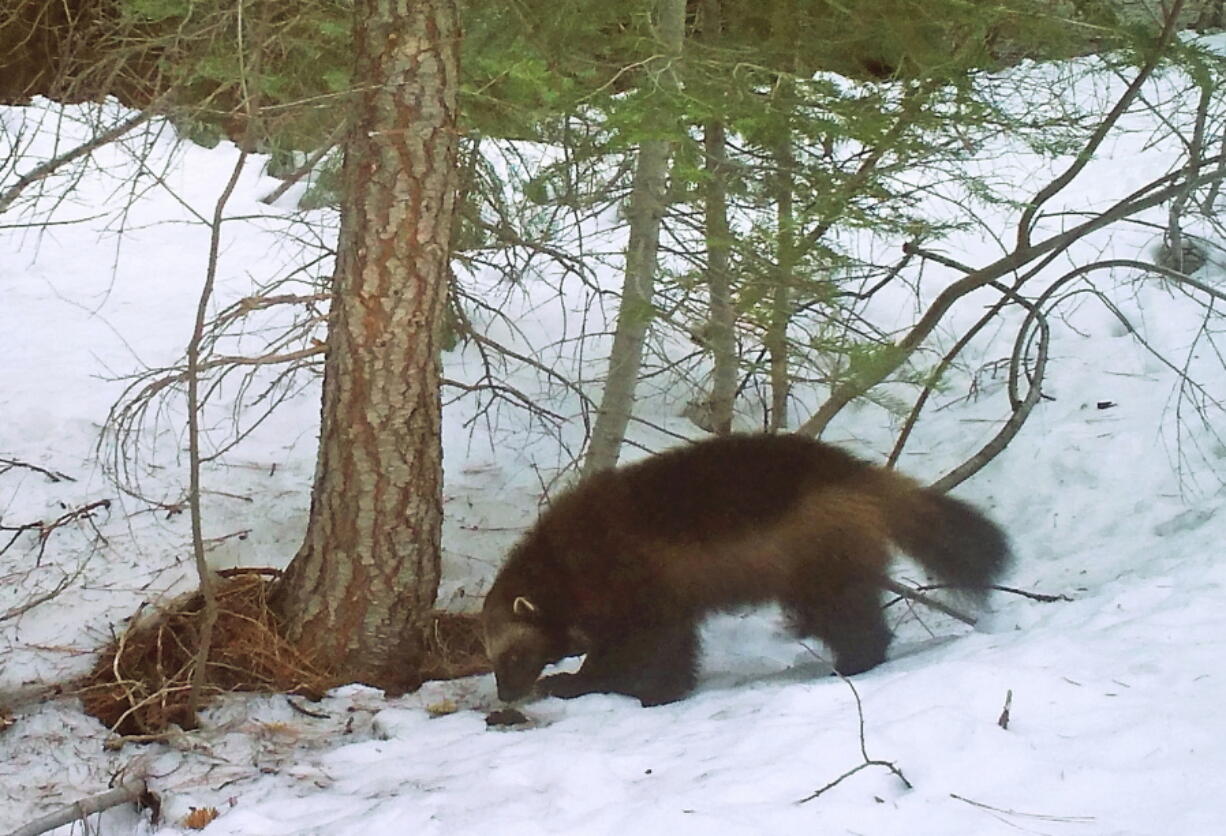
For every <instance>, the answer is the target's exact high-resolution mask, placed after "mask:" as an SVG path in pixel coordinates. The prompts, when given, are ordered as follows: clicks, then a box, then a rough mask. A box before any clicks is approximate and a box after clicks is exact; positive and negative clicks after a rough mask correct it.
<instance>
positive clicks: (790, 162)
mask: <svg viewBox="0 0 1226 836" xmlns="http://www.w3.org/2000/svg"><path fill="white" fill-rule="evenodd" d="M791 142H792V140H791V136H790V132H789V136H788V137H787V138H786V139H784V141H783V142H782V143H781V144H780V146H779V149H778V151H777V152H776V154H775V162H776V165H778V166H779V174H778V181H777V190H778V191H777V194H776V196H775V201H776V212H777V215H776V220H777V222H778V230H777V236H778V237H777V240H776V245H775V258H776V262H777V266H778V269H777V271H776V276H775V286H774V287H773V288H772V289H771V314H770V316H771V318H770V324H769V326H768V327H767V329H766V339H765V344H766V349H767V351H768V352H769V353H770V382H771V409H770V422H769V425H768V426H769V427H770V431H771V432H778V431H779V430H783V429H786V428H787V425H788V400H789V398H790V396H791V393H792V375H791V371H790V369H789V364H788V360H789V351H788V326H789V325H790V324H791V322H792V281H793V275H792V274H793V273H794V272H795V269H796V218H795V215H794V212H793V209H792V196H793V192H794V189H795V187H794V176H793V169H794V168H795V159H794V158H793V155H792V145H791Z"/></svg>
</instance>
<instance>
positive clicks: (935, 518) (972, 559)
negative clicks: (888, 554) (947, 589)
mask: <svg viewBox="0 0 1226 836" xmlns="http://www.w3.org/2000/svg"><path fill="white" fill-rule="evenodd" d="M909 493H910V495H909V496H907V497H906V500H905V502H904V503H903V507H902V508H900V509H899V511H900V513H898V514H894V515H891V522H892V523H893V524H892V526H891V528H892V531H891V534H892V536H893V538H894V540H895V542H897V543H898V545H899V546H901V547H902V549H903V550H904V551H905V552H906V553H907V554H909V555H910V556H911V557H913V558H915V559H916V560H918V561H919V562H920V563H921V564H922V565H923V566H924V568H926V569H928V570H929V571H931V572H933V573H934V574H936V575H937V576H938V577H939V578H940V579H941V580H942V581H943V582H945V583H947V584H949V585H950V586H953V587H956V588H957V589H959V590H960V591H963V592H965V593H967V594H968V595H970V596H971V597H973V598H975V599H976V600H982V599H983V597H984V596H985V595H986V594H987V592H988V587H989V586H990V585H991V584H993V583H995V582H996V580H997V579H998V578H999V577H1000V575H1001V574H1002V573H1003V572H1004V570H1005V569H1006V568H1007V567H1008V565H1009V560H1010V558H1011V553H1010V550H1009V540H1008V538H1007V537H1005V533H1004V532H1003V531H1001V530H1000V528H999V527H998V526H997V525H996V523H994V522H992V521H991V520H989V519H988V518H987V517H985V516H984V515H983V514H981V513H980V512H979V511H977V510H976V509H975V508H973V507H971V506H970V505H968V504H967V503H965V502H962V501H961V500H958V499H954V498H953V497H951V496H946V495H945V494H942V493H938V492H937V491H933V490H930V489H928V488H922V487H919V486H915V487H913V488H912V490H911V491H910V492H909Z"/></svg>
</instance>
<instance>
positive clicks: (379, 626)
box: [275, 0, 459, 690]
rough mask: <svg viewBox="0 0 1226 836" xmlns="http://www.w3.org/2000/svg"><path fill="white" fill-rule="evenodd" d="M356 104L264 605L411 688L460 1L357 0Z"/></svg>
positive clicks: (426, 571)
mask: <svg viewBox="0 0 1226 836" xmlns="http://www.w3.org/2000/svg"><path fill="white" fill-rule="evenodd" d="M354 20H355V23H354V43H355V45H356V72H355V76H354V78H355V84H356V87H357V89H358V91H359V92H358V93H357V95H356V102H355V105H356V112H355V113H354V116H353V129H352V131H351V133H350V135H349V138H348V140H347V145H346V153H345V165H344V182H345V192H346V193H345V198H344V200H345V202H344V206H343V215H342V222H341V241H340V249H339V253H338V257H337V267H336V275H335V277H334V280H333V293H332V307H331V310H330V313H329V321H328V328H329V330H328V351H327V359H326V361H325V366H324V385H323V390H324V391H323V410H322V426H321V430H320V436H321V437H320V444H319V458H318V464H317V470H316V475H315V486H314V491H313V493H312V498H311V515H310V521H309V523H308V529H307V534H306V539H305V541H304V542H303V544H302V547H301V549H300V550H299V552H298V554H297V555H296V556H295V558H294V560H293V562H292V563H291V565H290V567H289V569H288V571H287V573H286V575H285V578H284V579H283V581H282V583H281V585H280V587H279V589H278V592H277V595H276V598H275V603H276V605H277V607H278V608H279V610H280V612H281V613H282V614H283V616H284V618H285V619H286V622H285V623H286V627H287V631H288V634H289V636H290V637H291V638H292V639H293V640H295V641H297V642H298V643H299V644H300V645H302V646H304V647H307V648H310V649H312V650H313V651H315V652H316V653H318V654H320V658H321V659H322V660H326V661H328V662H332V663H334V664H335V665H336V666H337V673H338V674H339V675H340V676H343V677H345V678H348V679H353V680H357V681H363V682H368V683H371V684H374V685H378V686H381V687H387V688H394V689H397V690H399V689H403V688H412V687H414V686H415V685H417V684H418V683H419V676H418V669H419V666H420V658H421V644H420V635H421V633H420V630H419V624H420V623H421V621H422V619H423V618H424V617H425V615H426V614H428V612H429V609H430V607H431V605H432V604H433V602H434V598H435V594H436V592H437V588H438V578H439V548H440V533H441V522H442V450H441V444H440V422H441V407H440V400H439V377H440V369H439V334H440V329H439V323H440V321H441V318H442V313H443V307H444V301H445V294H446V286H447V282H446V275H447V262H448V253H449V246H450V240H449V237H450V231H451V228H452V213H453V209H454V195H455V156H456V117H457V110H456V91H457V88H458V84H459V55H458V47H459V23H458V14H457V4H456V2H455V0H415V2H413V3H408V4H404V3H401V2H396V0H358V2H356V3H355V7H354Z"/></svg>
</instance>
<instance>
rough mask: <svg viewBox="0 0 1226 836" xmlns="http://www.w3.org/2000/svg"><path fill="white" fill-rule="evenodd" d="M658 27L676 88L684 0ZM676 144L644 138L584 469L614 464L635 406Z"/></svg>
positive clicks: (664, 8) (666, 5)
mask: <svg viewBox="0 0 1226 836" xmlns="http://www.w3.org/2000/svg"><path fill="white" fill-rule="evenodd" d="M657 31H658V35H659V41H660V43H661V45H662V46H663V48H664V50H665V54H664V55H663V56H661V57H660V59H659V60H658V61H655V62H653V63H654V64H655V65H656V66H655V68H654V69H655V73H654V75H655V77H656V78H657V82H656V83H658V84H659V85H661V86H662V87H665V88H670V89H674V90H675V89H676V88H677V86H678V81H677V77H676V75H675V74H674V73H673V70H672V66H671V63H672V61H674V60H676V59H677V58H678V57H679V56H680V55H681V47H682V44H683V42H684V40H685V0H659V3H658V17H657ZM671 155H672V143H671V142H670V141H669V140H667V139H649V140H645V141H644V142H643V143H642V144H641V145H640V146H639V156H638V161H637V163H636V165H635V171H634V185H633V187H632V189H631V194H630V205H629V207H628V209H627V211H626V214H627V216H628V218H629V221H630V242H629V244H628V245H627V248H626V269H625V278H624V280H623V285H622V299H621V307H620V308H619V309H618V313H617V328H616V330H615V332H614V334H613V349H612V352H611V354H610V355H609V375H608V378H607V379H606V381H605V387H604V393H603V395H602V396H601V400H600V407H599V410H598V412H597V414H596V421H595V424H594V425H593V426H592V441H591V446H590V447H589V448H588V452H587V459H586V460H585V461H584V465H583V472H584V473H585V474H591V473H595V472H596V471H599V470H604V469H606V468H610V467H613V466H614V465H615V464H617V457H618V455H619V453H620V452H621V444H622V439H624V438H625V436H626V427H627V425H628V424H629V423H630V414H631V412H632V411H633V409H634V390H635V388H636V386H637V384H638V376H639V367H640V365H641V363H642V359H643V342H644V341H645V340H646V338H647V329H648V327H649V326H650V325H651V319H652V315H653V310H652V297H653V296H654V294H655V280H656V263H657V262H656V254H657V250H658V248H659V242H660V221H661V219H663V217H664V207H665V200H666V198H667V191H668V161H669V158H670V156H671Z"/></svg>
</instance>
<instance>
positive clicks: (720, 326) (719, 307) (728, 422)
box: [702, 0, 737, 435]
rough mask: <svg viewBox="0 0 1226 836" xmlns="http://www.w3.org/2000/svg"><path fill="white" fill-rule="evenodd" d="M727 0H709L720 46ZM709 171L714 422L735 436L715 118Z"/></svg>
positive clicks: (706, 32)
mask: <svg viewBox="0 0 1226 836" xmlns="http://www.w3.org/2000/svg"><path fill="white" fill-rule="evenodd" d="M720 3H721V0H703V4H702V16H703V21H702V31H703V39H704V40H706V41H708V42H714V41H716V40H717V39H718V38H719V34H720V29H721V14H720V12H721V9H720ZM703 151H704V154H705V157H706V159H705V165H706V170H707V188H706V195H705V196H704V200H705V216H706V217H705V221H706V229H707V292H708V293H710V294H711V321H710V325H709V327H708V329H707V343H708V347H709V348H710V351H711V359H712V362H713V369H712V373H711V399H710V423H711V427H710V428H711V431H712V432H715V433H718V434H720V435H726V434H728V433H730V432H732V411H733V406H734V404H735V401H736V373H737V355H736V332H735V331H734V328H735V326H736V307H735V306H734V305H733V302H732V275H731V271H730V270H729V267H728V261H729V259H728V252H729V249H730V248H731V244H732V242H731V232H730V231H729V229H728V145H727V137H726V132H725V128H724V123H723V122H722V121H720V120H718V119H713V120H711V121H710V122H708V123H707V125H706V128H705V130H704V131H703Z"/></svg>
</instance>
